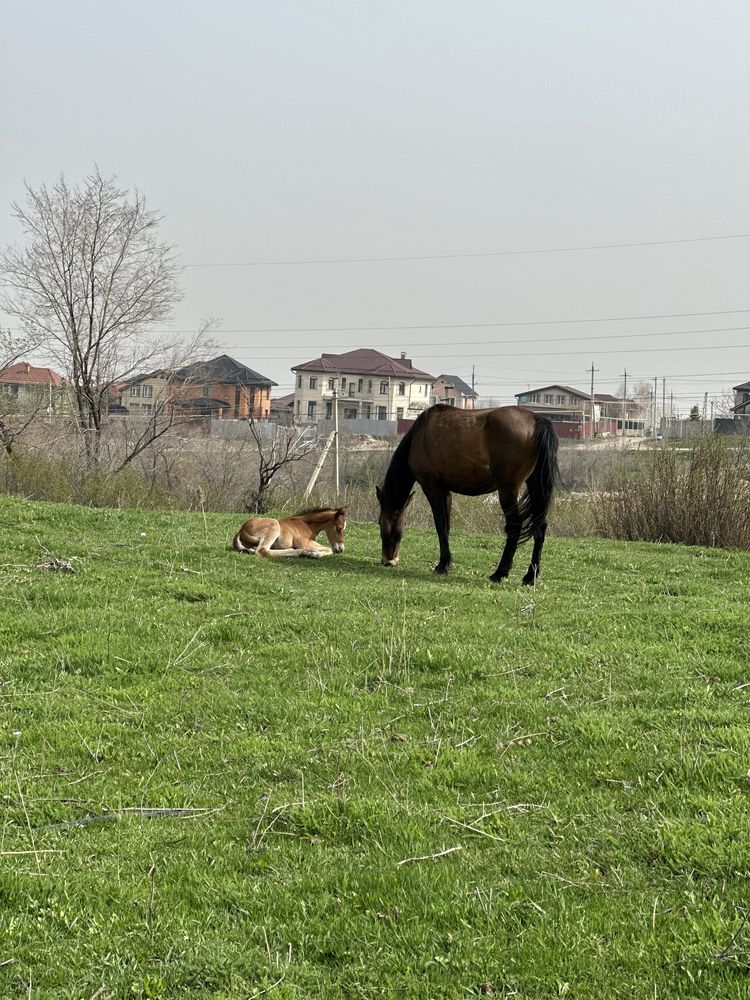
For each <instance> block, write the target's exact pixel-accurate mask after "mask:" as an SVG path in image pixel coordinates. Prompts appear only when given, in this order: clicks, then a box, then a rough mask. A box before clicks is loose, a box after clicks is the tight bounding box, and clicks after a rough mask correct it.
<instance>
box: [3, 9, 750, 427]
mask: <svg viewBox="0 0 750 1000" xmlns="http://www.w3.org/2000/svg"><path fill="white" fill-rule="evenodd" d="M3 22H4V23H3V31H2V39H1V40H0V50H1V51H0V101H1V102H2V105H1V107H2V117H1V120H2V129H1V131H0V135H1V136H2V139H1V143H2V146H1V149H2V152H1V153H0V242H2V243H6V242H9V241H13V240H15V239H16V238H17V233H16V230H15V224H14V223H13V222H12V220H11V218H10V203H11V202H12V201H14V200H19V199H21V198H22V197H23V183H24V181H28V182H29V183H30V184H31V185H32V186H35V185H38V184H40V183H42V182H47V183H51V182H53V181H54V180H55V178H56V177H57V176H58V175H59V174H60V172H64V173H65V175H66V177H67V178H68V180H70V181H76V180H77V179H79V178H81V177H83V176H84V175H85V174H86V173H87V172H88V171H89V170H90V169H91V167H92V165H93V164H94V163H97V164H98V165H99V167H100V169H101V170H102V171H103V172H104V173H106V174H115V175H117V177H118V180H119V182H120V183H121V184H122V185H123V186H127V187H132V186H137V187H138V188H139V189H140V190H141V191H142V192H143V193H144V194H145V196H146V198H147V202H148V205H149V207H150V208H153V209H155V210H158V211H159V212H160V213H163V215H164V221H163V223H162V236H163V237H164V238H165V239H166V240H168V241H169V242H171V243H174V244H175V245H176V246H177V247H178V249H179V255H180V259H181V261H182V263H183V264H184V265H185V271H184V275H183V289H184V299H183V301H182V302H181V303H180V305H179V306H178V309H177V311H176V314H175V322H174V327H175V328H176V329H195V328H196V327H197V325H198V324H199V322H200V320H201V318H203V317H205V316H208V315H212V316H217V317H221V319H222V325H221V327H220V328H219V331H218V335H217V336H218V338H219V339H220V340H221V342H222V344H223V346H224V347H225V348H226V350H227V352H228V353H230V354H232V355H233V356H234V357H236V358H237V359H239V360H241V361H243V362H244V363H245V364H247V365H249V366H250V367H252V368H255V369H256V370H258V371H260V372H262V373H263V374H265V375H268V376H269V377H271V378H273V379H274V380H275V381H277V382H278V383H279V384H280V388H279V390H278V392H279V393H280V392H282V391H290V390H291V388H292V376H291V373H290V371H289V368H290V366H291V365H292V364H294V363H295V362H302V361H307V360H309V359H311V358H313V357H316V356H317V355H319V354H320V353H321V351H324V350H327V351H342V350H348V349H351V348H354V347H359V346H365V347H376V348H379V349H381V350H383V351H385V352H386V353H389V354H394V355H396V356H398V354H399V352H400V351H401V350H404V351H406V352H407V353H408V356H409V357H411V358H412V359H413V361H414V364H415V365H417V366H418V367H420V368H422V369H425V370H427V371H428V372H431V373H432V374H435V375H438V374H440V373H442V372H447V373H450V374H457V375H460V376H461V377H462V378H464V379H465V380H466V381H467V382H470V381H471V374H472V365H473V366H475V369H476V382H477V390H478V391H479V392H480V394H482V395H484V396H492V397H494V398H497V399H501V400H503V401H508V402H511V401H512V400H513V394H514V393H515V392H519V391H522V390H523V389H525V388H526V387H527V386H529V385H531V386H534V385H543V384H547V383H549V382H552V381H557V382H563V383H566V384H572V385H575V386H580V387H582V388H585V387H587V386H588V384H589V375H588V374H587V369H588V368H589V367H590V365H591V364H592V362H593V363H594V365H595V367H596V368H598V369H599V371H598V373H597V375H596V387H597V389H598V390H600V391H602V392H607V391H616V389H617V387H618V385H619V383H620V382H621V381H622V372H623V370H624V369H625V368H627V370H628V372H629V376H628V377H629V381H630V380H638V381H640V380H647V379H651V380H653V378H654V377H655V376H656V377H658V378H659V379H660V380H661V378H662V377H665V378H666V379H667V383H666V384H667V393H669V392H674V393H675V397H676V399H677V400H678V404H679V406H680V409H682V410H685V409H686V408H687V407H688V406H689V404H690V403H691V402H693V401H694V400H702V397H703V393H704V392H705V391H707V392H709V393H711V394H719V393H722V392H725V391H726V390H727V389H728V388H729V387H731V386H732V385H735V384H737V383H738V382H742V381H746V380H748V379H750V239H748V238H726V237H737V236H738V235H739V234H747V233H750V69H749V67H750V60H749V59H748V52H750V5H748V4H747V2H746V0H713V2H711V3H708V2H706V0H673V2H665V0H648V2H645V0H629V2H627V3H622V2H614V0H576V2H575V3H559V2H552V0H545V2H536V0H477V2H470V3H461V4H459V3H457V2H454V3H447V2H439V0H398V2H390V0H378V2H377V3H375V2H369V3H366V2H356V0H336V2H333V0H314V2H312V0H307V2H301V0H300V2H287V0H273V2H271V3H269V2H267V0H266V2H263V3H260V2H255V0H242V2H240V0H214V2H213V3H210V4H208V3H205V2H204V0H201V2H200V3H198V2H194V0H181V2H177V0H158V2H155V0H149V2H141V0H129V2H127V3H123V2H116V0H108V2H107V3H103V2H101V0H95V2H94V0H91V2H88V0H86V2H84V0H65V2H64V3H63V2H60V0H54V2H53V0H5V2H4V4H3ZM705 237H724V238H722V239H711V240H707V239H704V238H705ZM699 239H700V242H698V240H699ZM669 241H692V242H669ZM659 242H661V245H653V244H658V243H659ZM627 243H630V244H634V243H637V244H644V243H650V244H652V245H648V246H643V245H640V246H630V247H620V248H615V249H588V250H586V249H583V250H581V249H579V250H573V251H567V252H563V251H562V249H561V248H581V247H592V246H601V245H611V244H627ZM507 251H549V252H534V253H528V252H525V253H507ZM553 251H554V252H553ZM481 255H484V256H481ZM415 257H416V258H425V257H433V258H434V257H438V258H440V259H428V260H425V259H422V260H403V259H401V260H393V259H391V260H380V261H373V260H371V258H415ZM363 258H365V259H367V258H370V260H364V261H363V260H362V259H363ZM300 261H301V262H304V263H299V262H300ZM331 261H336V262H334V263H331ZM342 261H346V262H342ZM264 262H271V263H264ZM294 262H298V263H294ZM311 262H313V263H311ZM314 262H317V263H314ZM322 262H328V263H322ZM739 310H744V311H739ZM686 313H704V314H708V315H701V316H698V315H692V316H685V315H681V316H680V315H677V314H686ZM656 316H660V317H665V318H661V319H658V318H657V319H650V318H647V319H622V318H621V317H656ZM570 320H580V321H583V320H591V321H595V322H576V323H573V322H563V321H570ZM540 321H545V322H544V323H542V322H540ZM493 324H497V325H493ZM524 324H534V325H524ZM368 327H369V328H381V329H370V330H367V329H362V328H368ZM417 327H418V328H419V329H416V328H417ZM356 328H360V329H356ZM281 331H283V332H281ZM688 331H689V332H688ZM697 331H702V332H697ZM667 334H677V335H672V336H668V335H667ZM691 348H696V349H691ZM659 393H660V394H661V381H660V382H659Z"/></svg>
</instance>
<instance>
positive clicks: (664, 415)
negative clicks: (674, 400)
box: [661, 378, 667, 439]
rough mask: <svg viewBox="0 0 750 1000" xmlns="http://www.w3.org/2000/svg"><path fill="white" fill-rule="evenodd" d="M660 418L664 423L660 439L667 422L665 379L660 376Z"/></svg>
mask: <svg viewBox="0 0 750 1000" xmlns="http://www.w3.org/2000/svg"><path fill="white" fill-rule="evenodd" d="M661 420H662V423H663V424H664V430H663V431H662V435H661V436H662V439H663V438H664V432H665V431H666V429H667V427H666V423H667V380H666V379H665V378H662V380H661Z"/></svg>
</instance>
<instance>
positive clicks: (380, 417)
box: [378, 406, 387, 420]
mask: <svg viewBox="0 0 750 1000" xmlns="http://www.w3.org/2000/svg"><path fill="white" fill-rule="evenodd" d="M386 419H387V411H386V408H385V407H384V406H379V407H378V420H386Z"/></svg>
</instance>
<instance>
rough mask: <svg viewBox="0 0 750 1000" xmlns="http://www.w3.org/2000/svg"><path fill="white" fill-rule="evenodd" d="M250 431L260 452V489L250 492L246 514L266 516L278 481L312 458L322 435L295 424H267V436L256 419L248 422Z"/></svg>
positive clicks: (264, 427) (258, 487) (265, 427)
mask: <svg viewBox="0 0 750 1000" xmlns="http://www.w3.org/2000/svg"><path fill="white" fill-rule="evenodd" d="M248 428H249V430H250V433H251V434H252V436H253V439H254V440H255V444H256V446H257V449H258V485H257V486H256V487H254V488H253V489H252V490H250V492H249V494H248V502H247V505H246V507H245V510H246V511H247V512H248V513H249V514H265V512H266V511H267V510H268V509H269V507H270V505H271V495H272V482H273V479H274V477H275V476H276V475H277V474H278V473H279V472H280V471H281V470H282V469H284V468H288V467H289V466H292V465H294V464H295V463H297V462H301V461H302V460H303V459H305V458H307V456H308V455H310V454H312V452H314V451H315V450H316V448H317V447H318V435H317V432H316V431H314V430H312V432H311V428H309V427H298V426H296V425H295V424H292V425H291V426H287V425H283V426H282V425H280V424H264V425H263V429H264V430H265V431H267V433H266V434H264V433H263V432H262V431H261V429H260V428H259V427H258V425H257V424H256V422H255V421H254V420H252V419H251V420H248Z"/></svg>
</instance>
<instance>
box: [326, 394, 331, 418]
mask: <svg viewBox="0 0 750 1000" xmlns="http://www.w3.org/2000/svg"><path fill="white" fill-rule="evenodd" d="M332 416H333V403H332V402H331V400H330V399H328V400H326V420H330V419H331V417H332Z"/></svg>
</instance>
